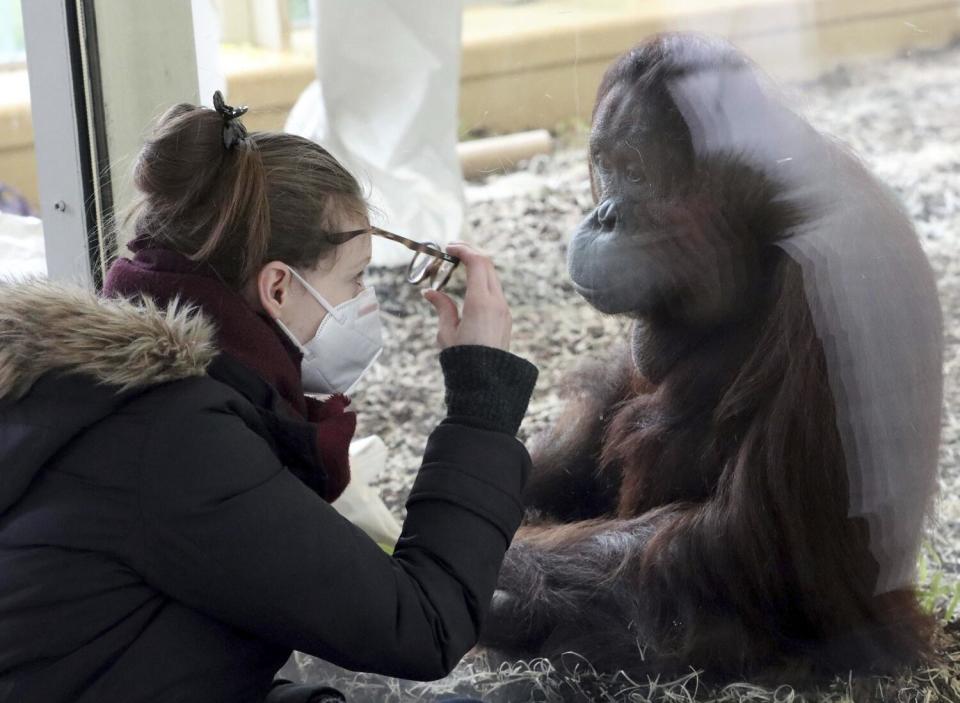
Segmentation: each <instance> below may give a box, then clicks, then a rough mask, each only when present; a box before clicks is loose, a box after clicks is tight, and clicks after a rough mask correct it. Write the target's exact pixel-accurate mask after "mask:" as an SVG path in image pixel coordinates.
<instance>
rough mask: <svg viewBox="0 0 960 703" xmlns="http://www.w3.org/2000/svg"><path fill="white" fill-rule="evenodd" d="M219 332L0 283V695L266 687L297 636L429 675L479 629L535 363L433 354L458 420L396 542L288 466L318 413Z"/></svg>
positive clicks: (513, 520) (365, 666) (188, 693)
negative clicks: (246, 362) (305, 420)
mask: <svg viewBox="0 0 960 703" xmlns="http://www.w3.org/2000/svg"><path fill="white" fill-rule="evenodd" d="M212 335H213V331H212V328H211V326H210V324H209V322H207V321H206V320H204V319H203V318H202V317H199V316H197V317H192V318H191V317H188V316H187V315H186V314H184V313H176V312H172V311H171V312H165V311H163V310H157V309H156V308H153V307H151V306H149V305H148V306H147V307H146V308H143V307H137V306H135V305H133V304H132V303H129V302H125V301H121V300H103V299H98V298H96V297H94V296H93V295H92V294H88V293H85V292H83V291H80V290H79V289H75V288H68V287H61V286H56V285H54V284H50V283H41V282H33V283H18V284H5V285H2V286H0V701H4V702H6V701H10V702H13V701H16V702H17V703H34V702H36V703H61V702H62V703H66V702H67V701H70V702H72V703H88V702H94V701H96V702H97V703H110V702H111V701H123V702H124V703H134V702H137V701H163V702H164V703H173V702H184V703H187V702H193V701H196V702H197V703H200V702H203V703H216V702H218V701H223V702H224V703H226V702H228V701H229V702H230V703H241V702H245V701H250V702H256V703H260V702H261V701H263V700H264V698H265V697H266V696H267V695H268V691H269V689H270V688H271V685H272V679H273V677H274V674H275V672H276V671H277V669H278V668H279V667H280V666H281V665H282V664H283V663H284V662H285V661H286V659H287V658H288V656H289V655H290V653H291V650H294V649H297V650H300V651H302V652H306V653H309V654H313V655H316V656H318V657H321V658H324V659H327V660H329V661H331V662H334V663H336V664H338V665H340V666H344V667H347V668H351V669H356V670H363V671H370V672H378V673H382V674H388V675H394V676H400V677H404V678H412V679H433V678H437V677H441V676H443V675H444V674H446V673H447V672H448V671H450V669H451V668H452V667H453V666H454V665H455V664H456V663H457V661H458V660H459V659H460V658H461V657H462V655H463V654H464V653H465V652H466V651H467V650H468V649H470V647H472V646H473V644H474V643H475V642H476V639H477V634H478V628H479V627H480V624H481V621H482V619H483V616H484V613H485V611H486V608H487V604H488V602H489V599H490V597H491V594H492V592H493V589H494V586H495V583H496V577H497V572H498V570H499V567H500V563H501V559H502V557H503V554H504V551H505V550H506V548H507V546H508V544H509V542H510V539H511V538H512V536H513V533H514V531H515V529H516V528H517V526H518V525H519V522H520V518H521V506H520V492H521V489H522V487H523V483H524V480H525V476H526V473H527V470H528V467H529V457H528V455H527V452H526V450H525V449H524V447H523V446H522V445H521V444H520V443H519V442H518V441H517V440H516V439H515V437H514V436H513V435H514V434H515V432H516V429H517V427H518V426H519V423H520V419H521V417H522V415H523V413H524V412H525V409H526V404H527V402H528V399H529V395H530V392H531V391H532V387H533V384H534V381H535V378H536V370H535V369H534V368H533V367H532V366H531V365H530V364H528V363H527V362H525V361H523V360H521V359H519V358H517V357H515V356H513V355H511V354H508V353H506V352H500V351H497V350H493V349H489V348H485V347H456V348H452V349H448V350H446V351H445V352H443V353H442V354H441V364H442V366H443V369H444V374H445V378H446V382H447V404H448V416H447V417H446V419H444V420H443V421H442V422H441V423H440V425H439V426H438V427H437V428H436V429H435V430H434V431H433V433H432V434H431V435H430V438H429V439H428V441H427V447H426V451H425V453H424V458H423V464H422V466H421V468H420V472H419V474H418V476H417V479H416V482H415V484H414V487H413V489H412V491H411V493H410V496H409V499H408V502H407V510H408V513H407V519H406V522H405V523H404V525H403V534H402V536H401V537H400V540H399V541H398V543H397V545H396V551H395V553H394V555H393V556H392V557H390V556H388V555H387V554H385V553H384V552H383V551H382V550H381V549H380V548H379V547H378V546H377V545H376V544H375V543H374V542H373V541H372V540H371V539H369V538H368V537H367V536H366V535H365V534H364V533H362V532H361V531H360V530H359V529H358V528H356V527H355V526H353V525H352V524H350V523H349V522H347V521H346V520H345V519H343V518H341V517H340V515H339V514H338V513H337V512H336V511H335V510H334V509H333V508H331V507H330V505H328V504H327V503H326V502H325V501H323V500H322V499H321V498H320V497H318V496H317V495H316V494H315V493H313V492H312V491H311V490H310V489H309V488H308V487H307V486H306V485H304V484H303V483H302V482H301V481H300V480H299V479H298V478H296V476H295V475H294V474H293V473H292V472H291V471H290V470H289V469H288V468H287V467H286V466H285V462H284V460H283V455H284V452H289V451H290V447H291V446H294V447H295V446H296V437H297V436H298V432H302V431H303V430H306V431H305V432H303V435H302V436H303V437H304V441H305V442H310V441H312V437H311V435H310V434H309V427H307V428H303V427H300V426H298V421H297V420H296V419H294V418H279V420H278V418H277V417H275V416H270V415H269V414H265V413H264V408H265V407H268V406H270V405H271V402H272V401H271V398H272V396H273V395H274V394H275V391H273V389H272V388H271V387H269V386H267V385H266V384H265V383H264V382H263V381H260V380H259V377H258V376H256V375H255V374H253V373H252V372H251V371H248V370H247V369H246V368H245V367H242V366H239V365H238V362H235V361H232V360H231V359H230V358H228V357H226V356H225V355H223V354H219V355H218V354H217V350H216V349H215V347H214V345H213V342H212V339H213V336H212ZM270 417H272V419H270V420H269V421H268V418H270ZM278 431H279V432H280V433H281V434H284V433H286V439H285V440H284V442H283V446H282V447H281V446H279V445H278V443H277V437H278ZM291 442H292V443H293V444H292V445H291ZM270 695H271V696H274V695H276V692H274V693H273V694H270ZM268 700H269V699H268ZM304 700H307V698H304Z"/></svg>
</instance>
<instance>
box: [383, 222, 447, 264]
mask: <svg viewBox="0 0 960 703" xmlns="http://www.w3.org/2000/svg"><path fill="white" fill-rule="evenodd" d="M370 231H371V232H373V233H374V234H379V235H380V236H381V237H386V238H387V239H392V240H393V241H395V242H399V243H400V244H402V245H403V246H405V247H406V248H407V249H410V250H412V251H417V252H420V253H421V254H428V255H430V256H436V257H438V258H441V259H443V260H444V261H449V262H450V263H451V264H459V263H460V259H458V258H457V257H456V256H453V255H452V254H448V253H446V252H445V251H440V250H439V249H434V248H433V247H431V246H427V245H426V244H423V243H422V242H415V241H414V240H412V239H407V238H406V237H402V236H400V235H399V234H394V233H393V232H388V231H387V230H385V229H380V228H379V227H371V228H370Z"/></svg>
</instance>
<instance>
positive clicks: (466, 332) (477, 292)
mask: <svg viewBox="0 0 960 703" xmlns="http://www.w3.org/2000/svg"><path fill="white" fill-rule="evenodd" d="M447 251H448V252H450V253H451V254H453V255H454V256H457V257H459V258H460V260H461V261H463V263H464V266H465V267H466V269H467V291H466V294H465V295H464V299H463V311H462V313H460V314H458V312H457V306H456V303H454V302H453V300H452V299H450V298H449V297H448V296H446V295H445V294H443V293H439V292H437V291H426V292H424V294H423V295H424V297H425V298H426V299H427V300H428V301H430V303H431V304H432V305H433V307H434V308H435V309H436V310H437V314H438V315H439V316H440V332H439V334H438V335H437V340H438V341H439V343H440V346H441V347H442V348H446V347H449V346H455V345H474V344H475V345H481V346H486V347H494V348H498V349H504V350H506V349H509V347H510V330H511V316H510V308H509V307H508V306H507V301H506V300H505V299H504V297H503V293H502V291H501V289H500V283H499V281H498V280H497V274H496V271H495V270H494V268H493V262H492V261H491V260H490V257H489V256H487V255H486V254H484V253H483V252H482V251H480V250H479V249H476V248H475V247H471V246H469V245H466V244H451V245H450V246H449V247H447Z"/></svg>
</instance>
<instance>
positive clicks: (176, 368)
mask: <svg viewBox="0 0 960 703" xmlns="http://www.w3.org/2000/svg"><path fill="white" fill-rule="evenodd" d="M214 339H215V337H214V327H213V324H212V323H211V322H210V321H209V320H208V319H207V318H205V317H204V316H203V315H202V314H200V312H199V311H198V310H197V309H196V308H195V307H193V306H190V305H187V304H173V305H170V306H168V307H167V308H166V309H163V308H160V307H158V306H157V305H156V304H155V303H154V302H153V301H151V300H150V299H149V298H140V299H137V300H127V299H122V298H100V297H98V296H97V295H96V294H94V293H93V292H91V291H89V290H87V289H85V288H82V287H80V286H78V285H70V284H61V283H52V282H49V281H45V280H42V279H28V280H23V281H13V282H10V281H7V282H3V283H0V400H4V401H11V400H17V399H19V398H21V397H23V396H24V395H25V394H26V393H27V392H28V391H29V390H30V388H31V387H32V386H33V384H34V383H35V382H36V381H37V379H39V378H40V377H41V376H43V375H44V374H45V373H47V372H49V371H65V372H73V373H79V374H83V375H86V376H89V377H92V378H93V379H95V380H96V381H98V382H99V383H102V384H106V385H111V386H116V387H117V388H118V389H119V390H129V389H132V388H137V387H143V386H151V385H155V384H158V383H164V382H167V381H173V380H177V379H182V378H188V377H191V376H201V375H203V374H204V372H205V370H206V368H207V366H208V365H209V364H210V362H211V361H212V360H213V358H214V357H215V356H216V354H217V349H216V344H215V341H214Z"/></svg>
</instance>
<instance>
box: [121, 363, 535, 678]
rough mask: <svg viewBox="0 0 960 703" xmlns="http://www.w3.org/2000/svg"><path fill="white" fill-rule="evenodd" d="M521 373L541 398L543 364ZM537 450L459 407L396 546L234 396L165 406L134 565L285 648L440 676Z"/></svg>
mask: <svg viewBox="0 0 960 703" xmlns="http://www.w3.org/2000/svg"><path fill="white" fill-rule="evenodd" d="M482 353H483V354H486V352H482ZM513 359H514V360H515V361H510V362H509V363H508V362H507V361H506V360H505V359H502V360H501V362H502V363H505V364H507V365H508V366H509V365H510V364H515V363H516V362H520V361H521V360H519V359H517V358H516V357H513ZM448 361H449V360H448ZM522 363H524V364H526V362H522ZM531 368H532V367H531ZM513 372H516V367H514V369H513ZM505 373H510V372H508V371H506V370H505ZM525 373H526V374H527V380H528V381H529V386H530V387H529V388H521V389H520V392H521V393H525V394H526V398H529V392H530V390H532V382H533V379H535V375H536V374H535V371H534V372H533V377H532V378H530V373H529V370H528V371H527V372H525ZM453 385H454V386H456V383H454V384H453ZM514 385H515V384H514ZM516 391H517V389H516V387H514V392H516ZM451 392H453V394H454V396H456V395H457V390H456V388H454V389H453V390H452V391H451V390H450V389H449V388H448V396H449V394H450V393H451ZM472 392H474V393H481V394H482V393H490V392H492V391H491V387H489V386H488V387H486V388H483V389H479V390H478V387H474V388H473V391H472ZM180 397H181V398H182V394H181V395H180ZM449 400H450V398H449V397H448V401H449ZM454 402H460V401H458V400H457V399H456V398H454ZM525 406H526V399H524V402H523V407H524V408H525ZM180 407H181V408H182V407H183V406H182V405H181V406H180ZM521 414H522V413H521ZM511 422H512V420H511ZM529 461H530V460H529V456H528V455H527V452H526V450H525V449H524V447H523V445H522V444H521V443H520V442H518V441H517V440H516V439H515V438H514V437H513V436H512V434H511V433H509V432H506V431H504V427H503V426H500V427H497V426H496V423H493V422H491V420H490V418H489V417H487V418H482V417H478V418H471V417H470V416H469V413H467V414H464V413H463V412H461V414H460V415H458V416H448V418H447V419H446V420H444V422H443V423H441V424H440V426H438V427H437V428H436V429H435V430H434V432H433V433H432V434H431V435H430V437H429V439H428V441H427V446H426V451H425V453H424V457H423V463H422V465H421V468H420V472H419V474H418V477H417V479H416V481H415V483H414V487H413V489H412V491H411V493H410V498H409V501H408V512H407V519H406V521H405V522H404V526H403V532H402V534H401V537H400V539H399V541H398V543H397V546H396V550H395V552H394V554H393V556H392V557H391V556H388V555H387V554H385V553H384V552H383V551H382V550H381V549H380V548H379V547H378V546H377V545H376V544H375V543H374V542H373V541H372V540H371V539H370V538H369V537H367V535H365V534H364V533H363V532H362V531H360V530H359V529H358V528H356V527H354V526H353V525H352V524H351V523H349V522H348V521H347V520H345V519H343V518H342V517H341V516H340V515H339V514H338V513H337V512H336V511H335V510H334V509H333V508H331V507H330V506H329V505H328V504H327V503H326V502H324V501H323V500H322V499H321V498H319V497H318V496H317V495H316V494H315V493H313V492H312V491H311V490H309V489H308V488H306V487H305V486H304V485H303V484H302V483H301V482H300V481H299V480H298V479H297V478H296V477H295V476H293V475H292V474H291V473H290V472H289V471H288V470H286V469H285V468H284V467H283V466H282V465H281V464H280V463H279V461H278V459H277V458H276V456H275V455H274V454H273V452H272V451H271V449H270V447H269V445H268V444H267V443H266V441H265V440H264V439H263V438H262V437H260V436H259V435H258V434H257V433H256V432H254V431H253V430H252V429H251V428H250V427H248V426H247V425H246V424H245V422H244V420H243V419H241V417H240V415H238V414H237V413H236V412H232V411H231V409H230V408H229V407H228V406H224V405H223V404H220V405H219V406H212V407H211V406H206V407H200V408H198V409H197V411H196V412H189V413H184V412H177V413H173V412H171V413H169V414H163V415H161V416H158V417H156V418H155V419H154V421H153V423H152V429H151V432H150V436H149V438H148V439H147V445H146V446H145V447H144V464H143V468H142V472H143V473H142V475H141V481H140V485H141V511H142V512H141V517H142V519H141V532H142V540H141V542H140V544H141V547H140V549H139V550H138V551H139V554H138V555H137V560H136V561H137V563H136V564H135V566H136V568H138V569H139V570H140V571H141V573H142V574H143V575H144V578H145V579H146V580H147V581H148V582H149V583H151V584H152V585H153V586H154V587H156V588H157V589H158V590H161V591H163V592H165V593H167V594H169V595H170V596H171V597H173V598H175V599H177V600H179V601H181V602H183V603H185V604H186V605H188V606H190V607H192V608H194V609H196V610H198V611H202V612H204V613H206V614H208V615H210V616H212V617H215V618H217V619H220V620H222V621H224V622H226V623H229V624H231V625H233V626H235V627H238V628H240V629H242V630H245V631H248V632H250V633H252V634H255V635H257V636H259V637H262V638H264V639H267V640H270V641H272V642H274V643H276V644H278V645H281V646H285V647H289V648H292V649H297V650H300V651H302V652H306V653H309V654H313V655H315V656H318V657H321V658H323V659H326V660H328V661H330V662H333V663H335V664H337V665H340V666H343V667H345V668H349V669H354V670H362V671H369V672H375V673H381V674H387V675H392V676H398V677H403V678H407V679H422V680H427V679H434V678H439V677H441V676H444V675H445V674H446V673H447V672H449V671H450V670H451V669H452V668H453V667H454V666H455V665H456V663H457V662H458V661H459V660H460V658H461V657H462V656H463V654H465V653H466V652H467V650H469V649H470V648H471V647H472V646H473V645H474V644H475V643H476V640H477V637H478V632H479V628H480V625H481V622H482V619H483V616H484V614H485V612H486V608H487V605H488V603H489V600H490V597H491V594H492V592H493V589H494V587H495V584H496V578H497V573H498V571H499V568H500V565H501V561H502V559H503V555H504V552H505V550H506V548H507V546H508V545H509V541H510V539H511V538H512V536H513V532H514V531H515V530H516V528H517V526H518V525H519V522H520V519H521V515H522V509H521V505H520V493H521V490H522V488H523V483H524V480H525V477H526V474H527V472H528V470H529Z"/></svg>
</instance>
